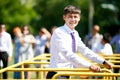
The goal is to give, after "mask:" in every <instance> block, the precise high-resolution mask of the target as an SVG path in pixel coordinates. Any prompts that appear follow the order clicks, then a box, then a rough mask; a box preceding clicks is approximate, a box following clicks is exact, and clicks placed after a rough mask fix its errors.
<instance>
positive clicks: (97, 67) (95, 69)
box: [89, 64, 101, 72]
mask: <svg viewBox="0 0 120 80" xmlns="http://www.w3.org/2000/svg"><path fill="white" fill-rule="evenodd" d="M89 69H90V70H92V71H94V72H100V69H101V68H100V67H99V66H97V65H93V64H92V65H91V66H90V67H89Z"/></svg>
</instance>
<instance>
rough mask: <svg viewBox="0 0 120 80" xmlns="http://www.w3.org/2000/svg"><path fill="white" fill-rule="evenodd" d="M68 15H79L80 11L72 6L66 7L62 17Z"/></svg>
mask: <svg viewBox="0 0 120 80" xmlns="http://www.w3.org/2000/svg"><path fill="white" fill-rule="evenodd" d="M68 13H77V14H81V10H80V8H78V7H76V6H73V5H68V6H66V7H65V8H64V13H63V14H64V15H66V14H68Z"/></svg>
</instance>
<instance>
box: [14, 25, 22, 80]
mask: <svg viewBox="0 0 120 80" xmlns="http://www.w3.org/2000/svg"><path fill="white" fill-rule="evenodd" d="M13 33H14V35H15V37H14V43H15V46H14V64H16V63H18V60H19V55H20V46H21V44H20V42H21V40H22V37H23V35H22V32H21V28H20V27H18V26H17V27H15V28H14V29H13ZM18 67H19V66H18ZM14 79H20V72H15V73H14Z"/></svg>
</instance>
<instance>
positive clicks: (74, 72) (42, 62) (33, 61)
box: [0, 54, 120, 80]
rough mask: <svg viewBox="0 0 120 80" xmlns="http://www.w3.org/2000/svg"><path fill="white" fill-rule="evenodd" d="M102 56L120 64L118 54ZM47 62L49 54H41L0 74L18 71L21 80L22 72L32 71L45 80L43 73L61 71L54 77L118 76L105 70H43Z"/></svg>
mask: <svg viewBox="0 0 120 80" xmlns="http://www.w3.org/2000/svg"><path fill="white" fill-rule="evenodd" d="M80 56H81V55H80ZM102 56H103V57H104V58H106V59H109V60H110V61H111V62H112V63H119V62H120V60H116V59H119V58H118V57H120V56H119V55H118V54H114V55H113V56H104V55H102ZM112 57H113V58H112ZM36 60H40V61H39V62H38V61H36ZM47 60H50V54H43V55H40V56H37V57H35V58H33V59H31V60H27V61H24V62H20V63H17V64H14V65H11V66H9V67H7V68H4V69H2V70H0V74H2V73H3V72H5V71H12V72H15V71H19V72H20V73H21V79H22V80H24V72H25V71H34V72H35V71H39V72H40V73H41V74H40V77H41V79H45V75H44V73H45V72H48V71H58V72H60V71H62V73H61V72H60V73H59V74H56V77H57V76H59V75H64V73H66V74H65V75H70V76H71V75H74V76H76V75H79V76H82V75H83V74H85V75H86V76H97V75H99V74H100V75H101V76H102V75H104V74H105V76H110V75H113V76H114V77H118V76H119V74H115V73H111V72H108V71H107V73H109V74H108V75H107V73H106V71H105V70H107V69H102V70H101V71H102V72H105V73H91V71H90V70H89V69H86V68H75V69H68V68H67V69H64V68H60V69H59V68H57V69H55V68H54V69H53V68H43V65H45V64H49V62H48V61H47ZM25 64H40V68H24V65H25ZM17 66H20V68H16V67H17ZM101 66H102V65H101ZM113 68H120V65H113ZM68 71H69V72H68ZM84 72H90V73H87V74H86V73H84ZM56 77H53V79H54V78H56Z"/></svg>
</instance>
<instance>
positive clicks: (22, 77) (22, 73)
mask: <svg viewBox="0 0 120 80" xmlns="http://www.w3.org/2000/svg"><path fill="white" fill-rule="evenodd" d="M21 68H24V64H22V65H21ZM24 78H25V76H24V70H22V71H21V79H22V80H24Z"/></svg>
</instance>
